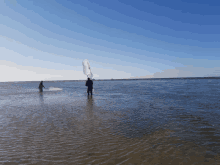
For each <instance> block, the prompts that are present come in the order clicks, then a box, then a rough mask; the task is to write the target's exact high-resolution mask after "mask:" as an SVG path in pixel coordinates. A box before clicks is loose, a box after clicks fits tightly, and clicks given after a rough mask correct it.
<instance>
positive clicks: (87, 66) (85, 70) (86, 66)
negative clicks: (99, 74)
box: [82, 59, 93, 79]
mask: <svg viewBox="0 0 220 165" xmlns="http://www.w3.org/2000/svg"><path fill="white" fill-rule="evenodd" d="M82 65H83V73H84V74H85V75H87V77H89V78H90V79H92V78H93V74H92V71H91V68H90V64H89V61H88V60H87V59H85V60H84V61H83V62H82Z"/></svg>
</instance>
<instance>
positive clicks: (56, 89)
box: [49, 87, 62, 91]
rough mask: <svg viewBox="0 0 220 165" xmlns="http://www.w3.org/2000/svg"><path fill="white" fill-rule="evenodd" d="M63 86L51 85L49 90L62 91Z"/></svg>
mask: <svg viewBox="0 0 220 165" xmlns="http://www.w3.org/2000/svg"><path fill="white" fill-rule="evenodd" d="M61 90H62V88H56V87H49V91H61Z"/></svg>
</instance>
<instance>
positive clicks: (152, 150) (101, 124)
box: [0, 97, 220, 165]
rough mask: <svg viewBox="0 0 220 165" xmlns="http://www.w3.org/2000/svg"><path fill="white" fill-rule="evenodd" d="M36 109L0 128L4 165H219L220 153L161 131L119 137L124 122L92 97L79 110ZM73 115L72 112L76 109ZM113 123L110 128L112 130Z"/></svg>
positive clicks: (1, 158) (46, 107) (0, 143)
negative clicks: (213, 153)
mask: <svg viewBox="0 0 220 165" xmlns="http://www.w3.org/2000/svg"><path fill="white" fill-rule="evenodd" d="M72 108H73V109H71V108H66V107H64V106H56V107H49V106H46V105H45V108H44V111H40V110H37V109H36V110H33V111H32V113H30V114H28V115H27V116H26V117H25V118H23V119H21V118H19V117H12V118H11V121H10V124H8V125H6V126H4V127H3V128H2V129H1V132H0V133H1V140H0V145H1V147H0V152H1V157H0V162H1V163H3V164H6V165H7V164H27V165H28V164H39V165H42V164H65V165H68V164H70V165H72V164H83V165H84V164H104V165H105V164H106V165H111V164H112V165H115V164H118V165H119V164H125V165H127V164H158V165H159V164H160V165H161V164H162V165H163V164H164V165H167V164H171V165H176V164H182V165H185V164H186V165H188V164H213V163H214V164H218V163H219V164H220V157H219V155H211V154H210V153H209V152H208V150H207V148H205V147H201V146H198V145H196V144H194V143H192V142H187V141H182V140H179V139H178V138H175V137H170V134H173V133H174V132H173V131H171V130H159V131H155V132H153V133H151V134H148V135H144V136H143V137H141V138H140V137H139V138H127V137H125V136H123V135H117V134H115V133H114V130H116V129H117V126H118V125H119V124H120V120H117V119H115V118H114V115H112V114H111V113H107V112H105V111H104V110H102V109H100V108H99V107H97V106H96V105H95V101H94V98H92V97H89V98H87V100H86V104H85V105H84V106H81V108H80V109H77V107H74V105H73V107H72ZM77 110H78V113H77V114H74V113H73V111H77ZM109 125H110V126H109Z"/></svg>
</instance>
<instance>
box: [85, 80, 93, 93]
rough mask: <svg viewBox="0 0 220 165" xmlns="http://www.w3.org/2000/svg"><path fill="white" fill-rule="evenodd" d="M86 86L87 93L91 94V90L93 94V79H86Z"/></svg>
mask: <svg viewBox="0 0 220 165" xmlns="http://www.w3.org/2000/svg"><path fill="white" fill-rule="evenodd" d="M86 86H87V87H88V88H87V93H88V95H89V92H90V93H91V95H92V89H93V82H92V80H90V78H88V80H87V81H86Z"/></svg>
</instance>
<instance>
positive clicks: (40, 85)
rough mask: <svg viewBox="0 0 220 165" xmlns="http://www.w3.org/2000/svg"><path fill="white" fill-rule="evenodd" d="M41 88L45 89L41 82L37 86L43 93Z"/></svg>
mask: <svg viewBox="0 0 220 165" xmlns="http://www.w3.org/2000/svg"><path fill="white" fill-rule="evenodd" d="M43 88H45V87H44V85H43V82H40V84H39V90H40V92H43Z"/></svg>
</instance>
